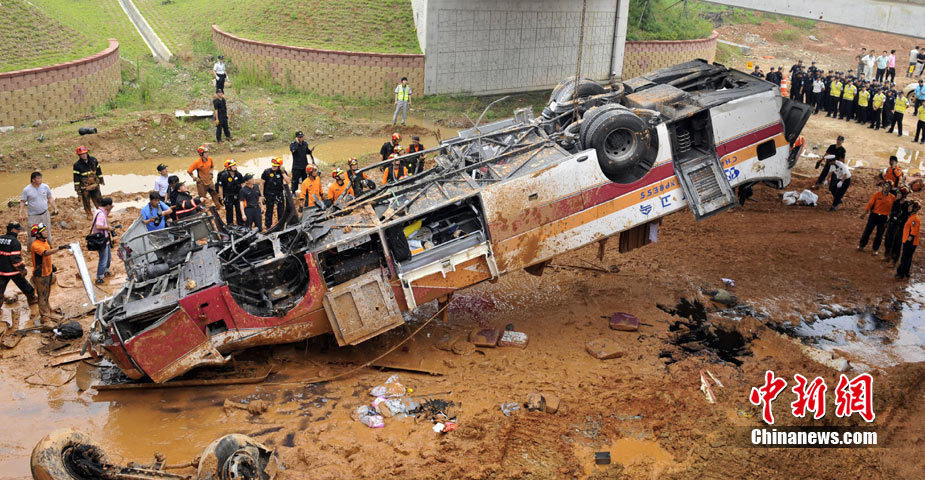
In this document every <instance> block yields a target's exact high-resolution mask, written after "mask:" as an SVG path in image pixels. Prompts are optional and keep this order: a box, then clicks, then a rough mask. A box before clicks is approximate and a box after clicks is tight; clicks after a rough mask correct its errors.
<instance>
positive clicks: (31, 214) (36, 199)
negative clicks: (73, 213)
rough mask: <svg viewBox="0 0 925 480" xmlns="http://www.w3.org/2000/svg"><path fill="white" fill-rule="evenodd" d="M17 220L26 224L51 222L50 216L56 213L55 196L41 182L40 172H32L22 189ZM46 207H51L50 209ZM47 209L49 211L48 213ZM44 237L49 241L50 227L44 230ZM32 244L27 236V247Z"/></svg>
mask: <svg viewBox="0 0 925 480" xmlns="http://www.w3.org/2000/svg"><path fill="white" fill-rule="evenodd" d="M19 200H20V201H19V222H20V223H22V222H25V221H28V223H27V225H35V224H36V223H42V224H45V225H50V224H51V216H52V215H57V214H58V206H57V205H56V204H55V197H54V196H52V194H51V188H50V187H49V186H48V185H46V184H44V183H42V172H32V175H30V177H29V185H26V188H23V190H22V196H20V198H19ZM48 207H51V208H50V209H49V208H48ZM49 210H50V211H51V213H50V214H49V213H48V212H49ZM44 235H45V238H47V239H48V241H49V242H50V241H51V229H48V230H46V232H45V234H44ZM31 245H32V237H31V236H30V237H29V244H28V245H26V248H27V249H28V248H29V247H30V246H31Z"/></svg>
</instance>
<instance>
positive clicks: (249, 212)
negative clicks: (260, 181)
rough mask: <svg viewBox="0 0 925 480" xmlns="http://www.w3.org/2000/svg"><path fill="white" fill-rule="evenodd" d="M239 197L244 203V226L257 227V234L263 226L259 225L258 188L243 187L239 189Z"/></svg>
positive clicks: (255, 186)
mask: <svg viewBox="0 0 925 480" xmlns="http://www.w3.org/2000/svg"><path fill="white" fill-rule="evenodd" d="M240 197H241V201H242V202H244V217H245V219H244V226H245V227H247V228H253V227H257V231H258V232H259V231H261V230H263V225H261V223H260V187H259V186H257V185H254V186H253V188H251V187H248V186H247V185H244V186H243V187H241V193H240Z"/></svg>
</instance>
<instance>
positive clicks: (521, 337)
mask: <svg viewBox="0 0 925 480" xmlns="http://www.w3.org/2000/svg"><path fill="white" fill-rule="evenodd" d="M528 342H529V339H528V338H527V334H526V333H523V332H514V331H511V330H505V331H504V333H503V334H502V335H501V339H500V340H498V346H499V347H517V348H527V343H528Z"/></svg>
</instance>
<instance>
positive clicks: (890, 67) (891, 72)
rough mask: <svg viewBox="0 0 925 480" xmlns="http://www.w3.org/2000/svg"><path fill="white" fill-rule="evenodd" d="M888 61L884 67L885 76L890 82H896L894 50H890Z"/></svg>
mask: <svg viewBox="0 0 925 480" xmlns="http://www.w3.org/2000/svg"><path fill="white" fill-rule="evenodd" d="M887 58H888V59H889V60H888V63H887V68H886V76H887V77H889V79H890V83H895V82H896V50H890V56H889V57H887Z"/></svg>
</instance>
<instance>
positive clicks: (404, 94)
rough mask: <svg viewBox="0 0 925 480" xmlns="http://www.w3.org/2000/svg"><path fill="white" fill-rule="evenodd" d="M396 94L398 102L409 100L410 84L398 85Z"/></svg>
mask: <svg viewBox="0 0 925 480" xmlns="http://www.w3.org/2000/svg"><path fill="white" fill-rule="evenodd" d="M396 95H398V101H399V102H407V101H408V100H411V86H410V85H409V86H407V87H403V86H401V85H399V86H398V93H396Z"/></svg>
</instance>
